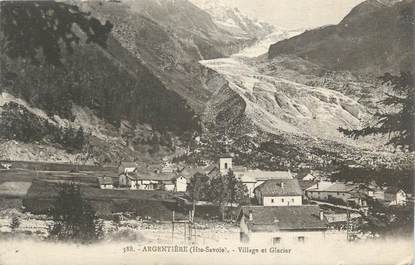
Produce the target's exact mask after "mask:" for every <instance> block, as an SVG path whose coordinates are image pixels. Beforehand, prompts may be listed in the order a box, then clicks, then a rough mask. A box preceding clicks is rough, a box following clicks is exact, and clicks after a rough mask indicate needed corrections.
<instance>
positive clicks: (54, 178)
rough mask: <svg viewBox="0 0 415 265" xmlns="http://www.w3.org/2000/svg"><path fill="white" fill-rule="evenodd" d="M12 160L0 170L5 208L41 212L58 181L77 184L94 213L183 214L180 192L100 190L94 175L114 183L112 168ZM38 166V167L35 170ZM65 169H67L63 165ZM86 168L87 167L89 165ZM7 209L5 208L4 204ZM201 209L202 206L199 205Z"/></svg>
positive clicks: (211, 210)
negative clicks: (79, 168)
mask: <svg viewBox="0 0 415 265" xmlns="http://www.w3.org/2000/svg"><path fill="white" fill-rule="evenodd" d="M52 165H53V166H51V164H42V163H41V166H36V163H28V164H24V163H23V164H22V163H21V162H19V163H15V164H14V167H13V168H12V169H10V170H0V199H1V200H2V201H1V202H2V204H3V205H7V206H8V208H21V207H22V206H24V207H25V210H26V211H29V212H32V213H35V214H44V213H46V212H47V211H48V209H49V208H50V207H51V206H52V202H53V200H54V198H55V197H56V195H57V193H58V191H59V184H60V183H62V182H75V183H77V184H79V185H80V187H81V192H82V196H83V197H84V198H85V199H87V200H88V201H89V203H90V204H91V205H92V207H93V208H94V209H95V210H96V212H97V214H98V215H100V216H101V217H110V216H112V214H113V213H120V212H131V213H133V214H134V215H136V216H140V217H151V218H153V219H156V220H160V221H163V220H171V217H172V212H173V211H175V212H176V217H177V218H183V217H184V210H182V209H179V208H178V207H177V205H176V200H175V197H176V196H180V195H183V194H182V193H173V192H167V191H141V190H139V191H138V190H102V189H99V187H98V183H97V177H98V176H111V177H113V180H114V182H115V183H117V182H118V178H117V170H116V169H115V168H95V170H89V171H77V172H73V171H72V170H67V171H65V170H63V166H62V165H60V164H59V168H58V169H59V170H50V169H52V168H54V167H55V166H56V164H52ZM39 168H42V169H39ZM67 169H69V168H67ZM89 169H90V168H89ZM6 208H7V207H6ZM202 208H203V207H202ZM202 208H201V209H197V211H196V217H199V218H206V217H207V218H215V217H216V216H217V215H218V209H217V207H214V206H209V207H204V208H203V209H202Z"/></svg>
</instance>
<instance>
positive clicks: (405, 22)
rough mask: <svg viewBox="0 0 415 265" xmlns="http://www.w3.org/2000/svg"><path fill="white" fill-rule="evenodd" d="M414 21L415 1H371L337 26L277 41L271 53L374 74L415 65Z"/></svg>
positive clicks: (269, 54) (270, 54) (409, 68)
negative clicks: (294, 56)
mask: <svg viewBox="0 0 415 265" xmlns="http://www.w3.org/2000/svg"><path fill="white" fill-rule="evenodd" d="M395 2H396V3H395ZM414 21H415V19H414V1H413V0H404V1H400V2H397V1H376V0H368V1H365V2H363V3H362V4H360V5H358V6H357V7H355V8H354V9H353V10H352V11H351V12H350V14H349V15H347V16H346V17H345V18H344V19H343V20H342V21H341V22H340V23H339V24H338V25H334V26H326V27H323V28H318V29H314V30H310V31H307V32H305V33H303V34H301V35H299V36H296V37H294V38H291V39H288V40H284V41H281V42H278V43H275V44H274V45H272V46H271V47H270V49H269V53H268V56H269V58H271V59H272V58H275V57H277V56H280V55H284V54H285V55H287V54H291V55H296V56H299V57H301V58H303V59H306V60H309V61H311V62H313V63H316V64H318V65H320V66H322V67H324V68H327V69H329V70H350V71H354V72H360V73H371V74H375V75H379V74H383V73H384V72H388V71H389V72H399V71H408V70H413V62H414V59H415V58H414V51H415V49H414V38H413V36H414V28H415V27H414Z"/></svg>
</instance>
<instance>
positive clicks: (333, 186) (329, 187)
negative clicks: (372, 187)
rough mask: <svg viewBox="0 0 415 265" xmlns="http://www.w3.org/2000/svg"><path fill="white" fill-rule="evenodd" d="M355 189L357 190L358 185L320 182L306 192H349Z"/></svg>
mask: <svg viewBox="0 0 415 265" xmlns="http://www.w3.org/2000/svg"><path fill="white" fill-rule="evenodd" d="M317 186H318V187H317ZM356 188H359V185H358V184H349V183H343V182H327V181H321V182H318V183H316V184H315V185H313V186H312V187H310V188H308V189H307V191H326V192H327V191H330V192H351V191H353V190H355V189H356Z"/></svg>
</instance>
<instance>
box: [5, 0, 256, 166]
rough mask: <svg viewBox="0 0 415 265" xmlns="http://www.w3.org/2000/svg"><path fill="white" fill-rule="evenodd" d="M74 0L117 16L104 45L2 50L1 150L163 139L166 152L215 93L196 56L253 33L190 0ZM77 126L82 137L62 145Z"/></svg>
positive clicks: (9, 154) (137, 151)
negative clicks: (44, 59)
mask: <svg viewBox="0 0 415 265" xmlns="http://www.w3.org/2000/svg"><path fill="white" fill-rule="evenodd" d="M75 3H77V2H75ZM77 4H79V6H80V7H81V9H82V10H84V11H88V12H91V13H92V15H93V16H95V17H97V18H99V19H102V20H103V21H105V20H109V21H111V23H113V25H114V28H113V30H112V34H111V36H110V37H109V39H108V41H107V44H108V45H107V48H106V49H103V48H101V47H98V46H96V45H94V44H85V43H81V44H79V45H77V46H75V47H74V53H73V54H69V53H65V52H64V54H63V62H64V63H63V66H62V67H54V66H49V65H47V64H44V63H41V64H40V65H33V64H30V63H28V62H27V61H25V60H20V59H16V60H15V59H13V60H12V59H10V58H8V57H7V56H5V55H4V54H2V55H1V56H0V62H1V87H0V88H1V90H0V95H1V100H0V103H1V104H0V112H1V114H0V116H1V118H0V123H1V126H0V127H2V128H1V129H0V134H2V135H1V137H0V138H3V139H2V140H1V141H0V144H1V145H2V147H4V148H1V150H2V152H1V153H0V159H8V158H9V159H16V158H17V159H18V157H21V159H26V158H27V159H30V160H33V159H36V160H43V161H44V160H53V161H75V160H76V161H78V162H79V161H80V160H82V161H84V162H85V161H88V162H93V161H96V162H104V163H113V162H117V161H119V160H122V159H124V160H131V159H137V158H139V159H143V158H144V159H145V156H148V158H150V156H149V154H148V152H152V149H153V148H154V146H159V145H161V146H162V147H161V148H160V147H158V148H157V149H158V150H157V152H160V156H159V157H161V156H164V155H166V152H167V153H168V152H170V153H171V152H172V150H173V149H177V148H176V147H173V145H174V144H173V142H174V141H175V140H174V139H176V137H178V136H181V135H183V134H186V133H189V132H192V131H194V130H197V129H198V127H199V125H198V121H197V120H198V119H197V114H198V113H201V112H202V111H203V109H204V108H205V102H206V101H207V100H208V99H209V98H210V95H211V91H209V87H207V86H206V85H205V79H204V78H205V75H206V74H207V73H208V72H209V71H210V70H208V69H205V68H204V67H202V66H200V65H199V64H198V61H199V60H201V59H209V58H216V57H222V56H226V55H228V54H231V53H234V52H236V51H238V50H239V49H241V48H243V47H245V46H247V45H249V43H250V42H252V41H254V39H248V38H244V39H241V38H240V36H234V35H232V34H231V33H229V32H227V31H224V30H222V29H220V28H218V27H217V26H216V24H215V23H213V22H212V19H211V17H210V15H209V14H208V13H206V12H205V11H203V10H201V9H199V8H198V7H196V6H194V5H193V4H191V3H190V2H188V1H186V0H178V1H169V0H160V1H152V0H151V1H150V0H143V1H122V2H108V1H96V2H89V1H87V2H82V3H80V2H78V3H77ZM81 127H82V129H83V132H84V134H85V135H84V137H83V138H85V141H86V143H85V144H84V146H83V147H82V148H81V149H76V150H74V149H73V148H69V149H71V150H68V146H67V144H68V141H72V140H74V139H75V138H76V133H75V132H76V130H79V128H81ZM176 140H177V139H176ZM161 142H164V143H161ZM152 146H153V147H152ZM163 146H164V147H166V148H164V147H163ZM39 148H40V149H39ZM36 150H43V151H42V152H41V153H42V154H43V155H40V154H39V155H36V153H37V151H36ZM53 150H54V151H53ZM58 150H59V151H58ZM25 151H26V153H25ZM153 151H154V150H153ZM52 153H57V154H65V153H66V154H67V155H53V154H52ZM79 156H81V157H79ZM151 159H155V158H154V157H152V158H151Z"/></svg>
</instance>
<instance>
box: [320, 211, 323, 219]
mask: <svg viewBox="0 0 415 265" xmlns="http://www.w3.org/2000/svg"><path fill="white" fill-rule="evenodd" d="M320 220H321V221H324V212H323V211H320Z"/></svg>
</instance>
